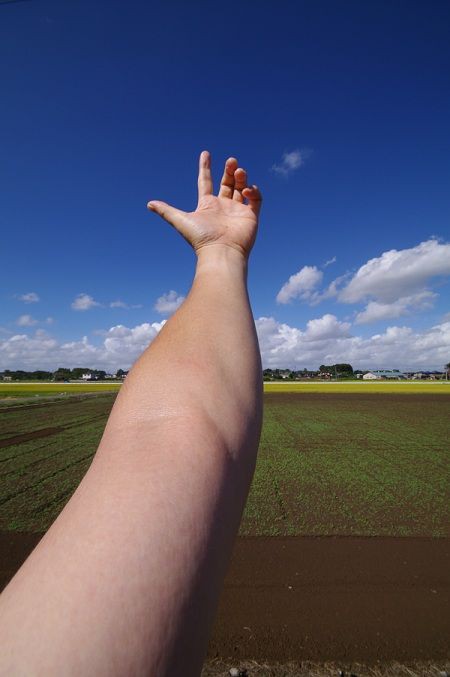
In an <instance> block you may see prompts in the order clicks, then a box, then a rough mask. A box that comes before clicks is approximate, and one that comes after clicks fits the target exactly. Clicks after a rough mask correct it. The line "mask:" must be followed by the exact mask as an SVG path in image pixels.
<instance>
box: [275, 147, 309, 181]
mask: <svg viewBox="0 0 450 677" xmlns="http://www.w3.org/2000/svg"><path fill="white" fill-rule="evenodd" d="M309 155H310V151H306V150H298V149H297V150H292V151H290V152H289V153H283V157H282V159H281V162H280V163H279V164H276V163H275V164H274V165H272V171H273V172H275V173H276V174H281V175H282V176H288V175H289V174H292V172H294V171H295V170H296V169H299V168H300V167H301V166H302V165H303V164H304V162H305V159H306V158H307V157H308V156H309Z"/></svg>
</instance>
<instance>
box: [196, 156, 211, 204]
mask: <svg viewBox="0 0 450 677" xmlns="http://www.w3.org/2000/svg"><path fill="white" fill-rule="evenodd" d="M212 192H213V182H212V176H211V156H210V154H209V152H208V151H207V150H204V151H203V152H202V153H200V159H199V163H198V197H199V199H200V198H201V197H203V196H205V195H212Z"/></svg>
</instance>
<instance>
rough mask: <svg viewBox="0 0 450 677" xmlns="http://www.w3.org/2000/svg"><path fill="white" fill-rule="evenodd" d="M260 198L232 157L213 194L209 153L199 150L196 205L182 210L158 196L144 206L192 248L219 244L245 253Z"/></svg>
mask: <svg viewBox="0 0 450 677" xmlns="http://www.w3.org/2000/svg"><path fill="white" fill-rule="evenodd" d="M261 202H262V198H261V193H260V191H259V190H258V188H257V187H256V186H247V172H246V171H245V169H242V168H239V167H238V162H237V160H236V158H228V160H227V161H226V163H225V169H224V173H223V176H222V180H221V182H220V189H219V194H218V195H217V196H215V195H213V183H212V177H211V157H210V154H209V153H208V152H207V151H203V153H201V155H200V161H199V175H198V204H197V209H196V210H195V211H194V212H184V211H182V210H180V209H176V208H175V207H171V206H170V205H168V204H166V203H165V202H160V201H159V200H152V201H151V202H149V203H148V208H149V209H151V210H152V211H155V212H156V213H158V214H159V215H160V216H162V217H163V219H165V220H166V221H168V222H169V223H170V224H171V225H172V226H174V227H175V228H176V229H177V230H178V231H179V232H180V233H181V235H183V237H184V238H185V239H186V240H187V241H188V242H189V243H190V244H191V245H192V247H193V248H194V250H195V251H196V252H198V251H199V249H201V248H202V247H206V246H210V245H215V244H222V245H228V246H230V247H233V248H234V249H237V250H239V251H241V252H242V254H244V256H245V257H247V256H248V255H249V253H250V250H251V248H252V246H253V243H254V241H255V237H256V231H257V228H258V216H259V211H260V208H261Z"/></svg>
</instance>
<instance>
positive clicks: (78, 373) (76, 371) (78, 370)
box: [71, 367, 90, 379]
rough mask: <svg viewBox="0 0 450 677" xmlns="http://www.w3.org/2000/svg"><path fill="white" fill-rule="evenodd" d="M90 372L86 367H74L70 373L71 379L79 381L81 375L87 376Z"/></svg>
mask: <svg viewBox="0 0 450 677" xmlns="http://www.w3.org/2000/svg"><path fill="white" fill-rule="evenodd" d="M89 372H90V369H88V368H87V367H75V368H74V369H72V371H71V377H72V378H74V379H80V378H81V377H82V376H83V374H88V373H89Z"/></svg>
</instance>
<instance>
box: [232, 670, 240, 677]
mask: <svg viewBox="0 0 450 677" xmlns="http://www.w3.org/2000/svg"><path fill="white" fill-rule="evenodd" d="M230 677H239V670H238V669H237V668H230Z"/></svg>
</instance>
